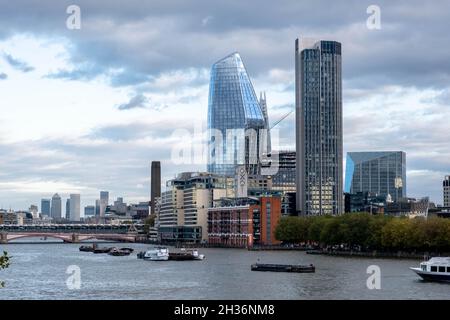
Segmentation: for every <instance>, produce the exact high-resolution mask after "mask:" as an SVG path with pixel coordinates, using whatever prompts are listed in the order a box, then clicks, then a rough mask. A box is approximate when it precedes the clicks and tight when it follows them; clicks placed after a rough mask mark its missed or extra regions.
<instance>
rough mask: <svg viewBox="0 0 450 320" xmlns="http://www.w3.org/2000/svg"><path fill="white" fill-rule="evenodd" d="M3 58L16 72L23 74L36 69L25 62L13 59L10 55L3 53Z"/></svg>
mask: <svg viewBox="0 0 450 320" xmlns="http://www.w3.org/2000/svg"><path fill="white" fill-rule="evenodd" d="M3 58H4V59H5V61H6V62H8V63H9V65H10V66H11V67H13V68H14V69H16V70H19V71H22V72H30V71H33V70H34V67H32V66H30V65H28V64H27V63H26V62H25V61H22V60H20V59H17V58H15V57H13V56H12V55H10V54H9V53H6V52H3Z"/></svg>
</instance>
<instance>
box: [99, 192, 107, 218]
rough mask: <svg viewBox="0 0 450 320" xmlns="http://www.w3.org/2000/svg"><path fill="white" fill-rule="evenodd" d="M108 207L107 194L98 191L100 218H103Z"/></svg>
mask: <svg viewBox="0 0 450 320" xmlns="http://www.w3.org/2000/svg"><path fill="white" fill-rule="evenodd" d="M108 205H109V192H108V191H100V217H104V216H105V212H106V207H107V206H108Z"/></svg>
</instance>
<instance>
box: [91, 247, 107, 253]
mask: <svg viewBox="0 0 450 320" xmlns="http://www.w3.org/2000/svg"><path fill="white" fill-rule="evenodd" d="M111 249H112V248H107V247H104V248H95V249H94V251H93V252H94V253H108V252H109V251H111Z"/></svg>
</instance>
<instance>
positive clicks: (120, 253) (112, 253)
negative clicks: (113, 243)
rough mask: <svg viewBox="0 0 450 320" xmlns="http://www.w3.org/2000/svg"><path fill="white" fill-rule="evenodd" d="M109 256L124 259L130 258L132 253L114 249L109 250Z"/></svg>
mask: <svg viewBox="0 0 450 320" xmlns="http://www.w3.org/2000/svg"><path fill="white" fill-rule="evenodd" d="M108 254H109V255H110V256H116V257H122V256H129V255H130V254H131V252H130V251H129V250H123V249H119V248H112V249H111V250H109V252H108Z"/></svg>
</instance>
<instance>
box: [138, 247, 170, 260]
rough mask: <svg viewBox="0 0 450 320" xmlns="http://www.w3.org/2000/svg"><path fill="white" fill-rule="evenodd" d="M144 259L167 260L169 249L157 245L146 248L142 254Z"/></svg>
mask: <svg viewBox="0 0 450 320" xmlns="http://www.w3.org/2000/svg"><path fill="white" fill-rule="evenodd" d="M144 260H150V261H167V260H169V249H167V248H162V247H158V248H154V249H150V250H147V251H146V252H145V254H144Z"/></svg>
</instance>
